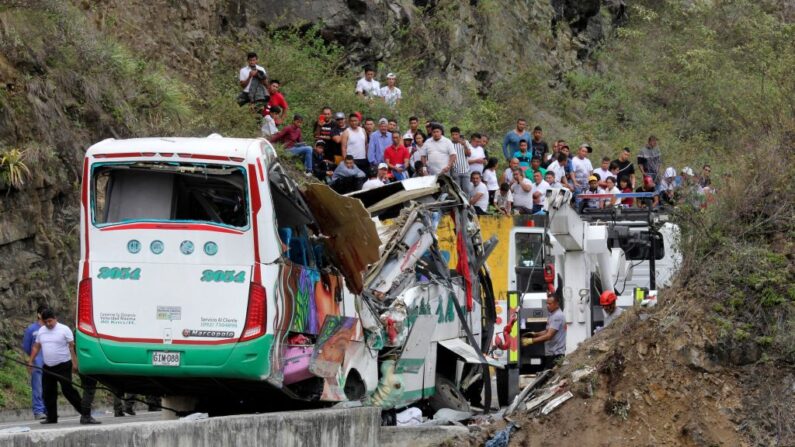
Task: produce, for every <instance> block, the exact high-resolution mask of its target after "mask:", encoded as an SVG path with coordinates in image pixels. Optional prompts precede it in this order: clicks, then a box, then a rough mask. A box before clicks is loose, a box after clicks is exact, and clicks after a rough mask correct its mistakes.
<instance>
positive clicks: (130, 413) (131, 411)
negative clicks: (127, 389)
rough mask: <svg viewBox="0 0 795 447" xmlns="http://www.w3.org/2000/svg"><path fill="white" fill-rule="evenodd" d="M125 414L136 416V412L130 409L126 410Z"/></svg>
mask: <svg viewBox="0 0 795 447" xmlns="http://www.w3.org/2000/svg"><path fill="white" fill-rule="evenodd" d="M124 412H125V413H127V414H129V415H130V416H135V410H133V409H132V408H128V409H126V410H124Z"/></svg>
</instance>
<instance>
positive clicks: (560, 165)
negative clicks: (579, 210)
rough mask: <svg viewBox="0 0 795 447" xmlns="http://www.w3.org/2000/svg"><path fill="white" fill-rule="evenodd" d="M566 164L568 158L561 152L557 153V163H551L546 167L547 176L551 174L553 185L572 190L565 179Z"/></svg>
mask: <svg viewBox="0 0 795 447" xmlns="http://www.w3.org/2000/svg"><path fill="white" fill-rule="evenodd" d="M568 163H569V157H568V156H567V155H566V154H564V153H562V152H561V153H559V154H558V159H557V161H553V162H552V163H550V164H549V166H547V174H549V173H550V172H551V173H552V174H553V175H554V176H555V183H560V185H561V186H562V187H564V188H568V189H570V190H573V188H572V187H571V185H570V184H569V182H568V178H567V177H566V165H567V164H568ZM550 185H551V183H550Z"/></svg>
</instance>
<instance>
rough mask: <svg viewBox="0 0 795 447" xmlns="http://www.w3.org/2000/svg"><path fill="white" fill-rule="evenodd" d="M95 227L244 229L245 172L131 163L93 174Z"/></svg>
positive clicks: (103, 166) (99, 169) (224, 167)
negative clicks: (159, 224) (146, 224)
mask: <svg viewBox="0 0 795 447" xmlns="http://www.w3.org/2000/svg"><path fill="white" fill-rule="evenodd" d="M91 184H92V193H93V197H92V200H93V220H94V224H95V225H108V224H115V223H124V222H130V221H177V222H202V223H211V224H219V225H225V226H232V227H237V228H241V227H246V226H248V199H247V197H248V196H247V194H246V175H245V170H244V169H243V168H242V167H240V166H229V165H212V164H192V163H159V162H130V163H109V164H101V165H98V166H96V167H95V168H94V169H93V178H92V182H91Z"/></svg>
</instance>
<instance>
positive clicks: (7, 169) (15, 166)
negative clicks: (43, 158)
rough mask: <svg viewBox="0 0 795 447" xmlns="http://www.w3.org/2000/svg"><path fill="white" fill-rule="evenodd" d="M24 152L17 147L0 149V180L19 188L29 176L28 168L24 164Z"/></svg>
mask: <svg viewBox="0 0 795 447" xmlns="http://www.w3.org/2000/svg"><path fill="white" fill-rule="evenodd" d="M26 155H27V154H26V152H25V151H24V150H19V149H16V148H14V149H7V150H5V151H0V182H3V183H6V184H8V185H11V186H13V187H14V188H17V189H19V188H21V187H22V185H24V184H25V180H27V179H28V178H30V169H28V166H27V165H26V164H25V159H26Z"/></svg>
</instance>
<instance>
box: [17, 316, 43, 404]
mask: <svg viewBox="0 0 795 447" xmlns="http://www.w3.org/2000/svg"><path fill="white" fill-rule="evenodd" d="M46 309H47V306H45V305H44V304H42V305H40V306H39V307H38V308H37V309H36V321H34V322H33V323H31V324H30V326H28V327H27V328H25V333H24V335H23V336H22V350H23V351H25V354H26V355H27V356H28V357H30V353H31V351H32V350H33V343H35V342H36V335H37V334H38V332H39V328H41V327H42V326H43V325H44V322H43V321H42V319H41V313H42V312H43V311H44V310H46ZM26 360H27V359H26ZM33 366H34V367H35V368H33V369H32V371H31V374H30V390H31V394H32V396H33V399H32V400H33V402H32V404H33V417H34V418H36V419H46V418H47V414H46V413H47V411H46V409H45V408H44V401H43V400H42V397H41V368H42V367H43V366H44V360H42V357H41V353H39V355H37V356H36V358H35V359H34V361H33Z"/></svg>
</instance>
